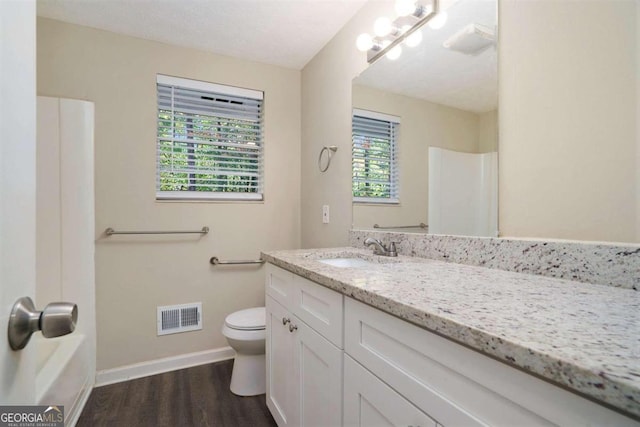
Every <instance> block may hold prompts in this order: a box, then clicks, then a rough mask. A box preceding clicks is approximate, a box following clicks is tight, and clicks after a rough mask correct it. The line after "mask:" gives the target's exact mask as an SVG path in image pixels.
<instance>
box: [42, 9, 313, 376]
mask: <svg viewBox="0 0 640 427" xmlns="http://www.w3.org/2000/svg"><path fill="white" fill-rule="evenodd" d="M37 32H38V45H37V48H38V58H37V59H38V93H39V94H41V95H50V96H60V97H67V98H78V99H86V100H90V101H93V102H95V118H96V120H95V188H96V239H97V240H96V294H97V296H96V298H97V323H98V331H97V332H98V361H97V362H98V369H108V368H113V367H118V366H122V365H126V364H131V363H136V362H141V361H146V360H150V359H155V358H161V357H167V356H173V355H178V354H183V353H189V352H195V351H200V350H207V349H212V348H219V347H223V346H226V345H227V343H226V341H225V339H224V337H223V336H222V334H221V332H220V330H221V327H222V324H223V321H224V317H225V316H226V315H227V314H228V313H230V312H232V311H234V310H237V309H240V308H246V307H250V306H259V305H263V304H264V274H263V272H262V270H261V269H260V268H257V267H235V268H234V267H227V268H225V267H212V266H210V265H209V263H208V260H209V257H211V256H213V255H217V256H219V257H220V258H228V259H233V258H256V257H258V256H259V254H260V251H261V250H268V249H275V248H296V247H298V246H299V245H300V214H299V209H300V196H299V195H300V179H299V176H300V126H299V123H300V111H301V108H300V99H301V95H300V72H299V71H296V70H289V69H285V68H279V67H275V66H268V65H263V64H258V63H252V62H247V61H241V60H235V59H231V58H228V57H223V56H216V55H212V54H208V53H204V52H200V51H196V50H189V49H185V48H178V47H173V46H169V45H165V44H162V43H156V42H150V41H145V40H141V39H136V38H131V37H126V36H121V35H116V34H113V33H109V32H105V31H98V30H94V29H89V28H86V27H80V26H76V25H70V24H63V23H60V22H56V21H52V20H48V19H39V20H38V28H37ZM156 73H162V74H167V75H173V76H179V77H185V78H193V79H199V80H205V81H211V82H217V83H223V84H229V85H235V86H241V87H248V88H252V89H258V90H264V92H265V134H264V137H265V180H266V185H265V202H264V203H236V204H233V203H180V202H156V201H155V136H156V130H155V129H156V93H155V91H156ZM204 225H208V226H209V227H210V228H211V232H210V233H209V235H207V236H204V237H202V238H198V237H190V236H173V237H172V236H169V237H162V236H148V237H128V236H113V237H109V238H105V237H104V236H103V235H102V232H103V230H104V229H105V228H106V227H114V228H119V229H129V230H136V229H141V230H145V229H159V230H169V229H199V228H200V227H202V226H204ZM195 301H202V303H203V314H204V316H203V320H204V322H203V323H204V328H203V330H202V331H197V332H189V333H182V334H174V335H166V336H163V337H157V336H156V307H157V306H159V305H169V304H178V303H188V302H195ZM80 310H82V307H80Z"/></svg>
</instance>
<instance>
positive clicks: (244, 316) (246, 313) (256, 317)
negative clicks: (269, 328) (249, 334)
mask: <svg viewBox="0 0 640 427" xmlns="http://www.w3.org/2000/svg"><path fill="white" fill-rule="evenodd" d="M266 316H267V315H266V311H265V308H264V307H254V308H247V309H245V310H240V311H236V312H235V313H231V314H230V315H228V316H227V317H226V319H224V324H225V326H226V327H228V328H230V329H235V330H238V331H259V330H264V329H265V327H266Z"/></svg>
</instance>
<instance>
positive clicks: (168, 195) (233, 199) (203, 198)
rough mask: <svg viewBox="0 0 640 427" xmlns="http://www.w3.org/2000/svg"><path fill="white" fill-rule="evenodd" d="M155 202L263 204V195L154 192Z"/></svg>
mask: <svg viewBox="0 0 640 427" xmlns="http://www.w3.org/2000/svg"><path fill="white" fill-rule="evenodd" d="M156 202H186V203H189V202H213V203H216V202H218V203H252V202H259V203H262V202H264V195H263V194H251V193H229V194H228V195H226V194H220V193H214V194H211V193H197V192H195V193H194V192H186V191H185V192H182V191H162V192H156Z"/></svg>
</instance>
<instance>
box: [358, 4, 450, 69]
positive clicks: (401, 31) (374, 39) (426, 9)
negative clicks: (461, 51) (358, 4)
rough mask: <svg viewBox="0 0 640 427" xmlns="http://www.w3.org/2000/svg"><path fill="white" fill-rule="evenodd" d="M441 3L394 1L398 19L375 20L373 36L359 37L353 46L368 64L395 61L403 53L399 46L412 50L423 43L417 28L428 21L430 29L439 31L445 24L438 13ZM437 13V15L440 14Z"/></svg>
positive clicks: (364, 35) (443, 15) (365, 34)
mask: <svg viewBox="0 0 640 427" xmlns="http://www.w3.org/2000/svg"><path fill="white" fill-rule="evenodd" d="M439 2H440V0H396V3H395V11H396V13H397V14H398V17H397V18H396V19H395V20H393V21H391V19H389V18H387V17H384V16H383V17H381V18H378V19H377V20H376V21H375V23H374V34H375V36H371V35H369V34H367V33H364V34H360V35H359V36H358V38H357V40H356V47H357V48H358V50H360V51H362V52H365V51H366V52H367V62H369V64H372V63H374V62H375V61H377V60H378V58H381V57H382V56H386V57H387V58H388V59H391V60H394V59H397V58H398V57H399V56H400V54H401V53H402V48H401V47H400V44H401V43H402V42H405V43H406V45H407V46H409V47H414V46H417V45H418V44H420V42H421V41H422V33H421V31H420V27H422V26H423V25H424V24H426V23H428V22H429V23H430V21H434V20H435V21H436V26H435V27H433V28H441V27H442V26H443V25H444V23H445V22H446V19H447V16H446V13H445V12H444V11H442V12H440V8H439ZM439 12H440V13H439Z"/></svg>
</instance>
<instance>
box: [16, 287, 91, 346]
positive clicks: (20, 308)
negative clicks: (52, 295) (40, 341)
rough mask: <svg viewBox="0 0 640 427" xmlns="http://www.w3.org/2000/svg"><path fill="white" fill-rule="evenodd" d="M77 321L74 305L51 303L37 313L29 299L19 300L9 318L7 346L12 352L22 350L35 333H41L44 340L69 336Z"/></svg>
mask: <svg viewBox="0 0 640 427" xmlns="http://www.w3.org/2000/svg"><path fill="white" fill-rule="evenodd" d="M77 321H78V306H77V305H76V304H74V303H71V302H53V303H51V304H49V305H47V306H46V307H45V308H44V310H42V311H37V310H36V308H35V305H34V304H33V301H32V300H31V298H29V297H23V298H20V299H19V300H18V301H16V303H15V304H14V305H13V309H12V310H11V316H9V330H8V335H9V345H10V346H11V349H12V350H22V349H23V348H24V347H25V346H26V345H27V343H28V342H29V340H30V339H31V334H33V333H34V332H36V331H42V335H43V336H44V337H45V338H53V337H59V336H62V335H67V334H70V333H71V332H73V331H74V330H75V329H76V322H77Z"/></svg>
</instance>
